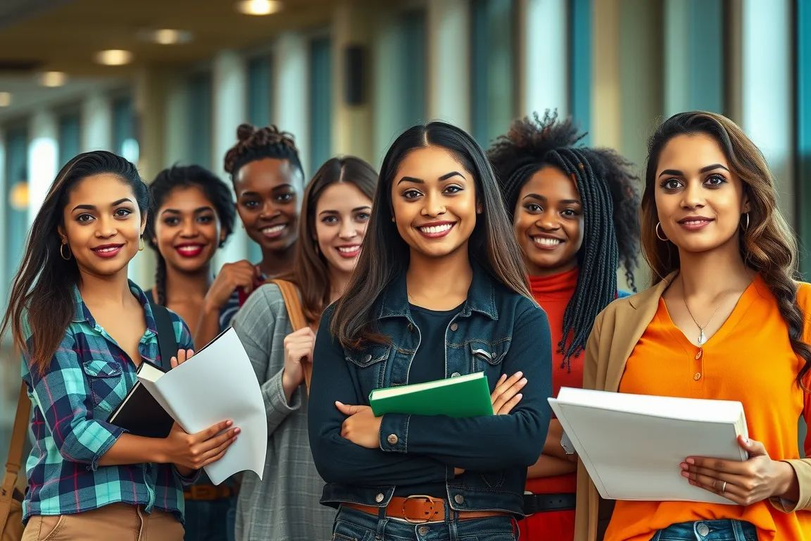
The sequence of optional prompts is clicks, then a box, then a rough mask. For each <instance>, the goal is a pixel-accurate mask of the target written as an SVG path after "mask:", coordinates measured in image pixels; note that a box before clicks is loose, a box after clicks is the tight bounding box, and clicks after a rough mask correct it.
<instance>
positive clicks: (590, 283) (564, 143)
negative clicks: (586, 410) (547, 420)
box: [488, 112, 639, 541]
mask: <svg viewBox="0 0 811 541" xmlns="http://www.w3.org/2000/svg"><path fill="white" fill-rule="evenodd" d="M582 138H583V134H581V133H579V132H578V130H577V127H576V126H575V125H574V123H573V122H572V120H571V119H569V118H567V119H561V120H559V119H558V118H557V115H555V114H551V113H549V112H547V113H546V115H545V116H544V117H543V118H541V117H540V116H539V115H538V114H537V113H536V114H535V115H534V116H532V117H527V118H524V119H520V120H516V121H515V122H513V124H512V126H510V130H509V131H508V132H507V134H506V135H504V136H502V137H499V138H498V139H497V140H496V142H495V143H494V144H493V146H492V147H491V148H490V150H489V151H488V158H489V159H490V161H491V162H492V163H493V168H494V170H495V171H496V174H497V176H498V180H499V185H500V187H501V193H502V195H503V197H504V203H505V204H506V207H507V208H506V210H507V213H508V215H509V216H510V218H511V219H512V223H513V232H514V233H515V236H516V240H517V241H518V244H519V246H520V247H521V252H522V255H523V258H524V263H525V264H526V267H527V273H528V274H529V282H530V287H531V290H532V296H533V297H534V298H535V300H536V301H537V302H538V304H540V305H541V308H543V309H544V310H545V311H546V314H547V316H548V317H549V322H550V327H551V333H552V344H553V352H552V355H553V357H552V359H553V363H552V385H553V392H554V395H555V396H557V394H558V392H559V391H560V388H561V387H564V386H565V387H581V386H582V384H583V355H581V353H582V351H583V349H584V347H585V345H586V339H587V338H588V336H589V333H590V332H591V327H592V324H593V323H594V318H595V317H597V314H598V313H600V311H601V310H602V309H603V308H605V307H606V306H607V305H608V303H610V302H611V301H613V300H614V299H615V298H616V297H617V267H618V266H619V264H620V262H622V263H623V265H624V267H625V274H626V278H627V280H628V283H629V285H631V286H632V287H633V284H634V282H633V274H632V270H633V269H634V267H635V266H636V257H637V252H638V245H639V219H638V217H637V215H638V212H639V198H638V195H637V191H636V184H637V182H638V180H639V179H638V178H637V177H635V176H634V175H633V173H631V171H630V164H629V163H628V162H626V161H625V159H623V158H622V157H621V156H619V155H618V154H617V153H615V152H613V151H611V150H608V149H594V148H587V147H584V146H581V145H578V141H580V139H582ZM512 379H513V378H511V379H510V380H506V381H505V383H504V384H503V385H502V386H499V388H497V389H496V392H495V393H494V395H498V397H499V398H501V400H502V401H506V400H507V398H508V397H509V396H511V393H513V392H518V391H519V390H520V384H517V385H513V386H509V385H510V383H512ZM504 387H507V388H508V389H509V390H508V391H507V392H505V393H503V394H500V395H499V394H498V392H499V389H500V388H504ZM507 404H509V402H507ZM494 406H496V411H497V412H498V413H504V411H505V409H506V408H504V407H499V402H498V398H496V400H494ZM561 433H562V429H561V427H560V423H558V422H557V420H554V419H553V420H552V422H551V424H550V430H549V434H548V436H547V438H546V443H545V445H544V450H543V454H542V455H541V456H540V457H539V458H538V461H537V462H536V463H535V464H534V465H532V466H531V467H530V468H529V470H528V471H527V478H528V479H527V484H526V490H525V493H524V512H525V513H526V514H527V515H530V516H528V517H527V518H526V519H525V520H522V521H521V522H520V523H519V526H520V529H521V539H526V540H527V541H546V540H554V541H572V539H573V538H574V520H575V511H574V509H575V490H576V488H577V476H576V473H575V471H576V469H577V464H576V458H575V457H574V455H569V456H566V455H565V453H564V451H563V449H562V448H561V445H560V439H561Z"/></svg>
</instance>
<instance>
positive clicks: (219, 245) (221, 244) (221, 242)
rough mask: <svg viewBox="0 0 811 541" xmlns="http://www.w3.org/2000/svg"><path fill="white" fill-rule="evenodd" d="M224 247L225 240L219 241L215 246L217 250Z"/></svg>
mask: <svg viewBox="0 0 811 541" xmlns="http://www.w3.org/2000/svg"><path fill="white" fill-rule="evenodd" d="M224 246H225V240H221V241H220V243H219V244H218V245H217V248H222V247H224Z"/></svg>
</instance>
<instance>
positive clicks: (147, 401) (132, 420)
mask: <svg viewBox="0 0 811 541" xmlns="http://www.w3.org/2000/svg"><path fill="white" fill-rule="evenodd" d="M145 367H146V368H145ZM144 371H149V372H151V371H158V372H160V373H163V370H161V369H160V368H159V367H157V366H155V365H154V364H150V363H148V362H147V361H144V362H142V363H141V366H139V367H138V374H142V373H143V372H144ZM107 422H108V423H110V424H114V425H115V426H120V427H121V428H123V429H125V430H126V431H128V432H129V433H130V434H133V435H135V436H146V437H148V438H165V437H166V436H168V435H169V432H171V430H172V425H173V424H174V422H175V421H174V419H172V417H171V416H170V415H169V414H168V413H166V410H164V409H163V407H161V405H160V404H158V401H157V400H155V397H153V396H152V394H150V392H149V391H147V390H146V387H144V386H143V385H142V384H141V382H140V381H137V382H135V385H134V386H133V387H132V389H130V392H129V393H127V396H126V398H124V401H123V402H121V404H120V405H119V406H118V407H117V408H116V409H115V411H113V413H111V414H110V417H109V418H108V419H107Z"/></svg>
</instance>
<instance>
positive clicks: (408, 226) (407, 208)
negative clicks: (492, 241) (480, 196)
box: [391, 146, 477, 257]
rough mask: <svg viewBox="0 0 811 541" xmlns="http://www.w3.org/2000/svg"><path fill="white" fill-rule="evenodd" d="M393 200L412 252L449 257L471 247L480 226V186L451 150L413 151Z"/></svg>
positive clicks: (400, 230) (400, 229)
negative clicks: (469, 242)
mask: <svg viewBox="0 0 811 541" xmlns="http://www.w3.org/2000/svg"><path fill="white" fill-rule="evenodd" d="M391 199H392V211H393V214H394V218H395V222H396V225H397V231H398V233H399V234H400V236H401V237H402V239H403V240H404V241H405V242H406V243H407V244H408V246H409V247H410V248H411V251H412V253H413V252H417V253H419V254H421V255H425V256H428V257H444V256H447V255H449V254H452V253H454V252H456V251H458V250H465V251H467V245H468V241H469V240H470V236H471V234H472V233H473V229H474V228H475V227H476V214H477V205H476V184H475V179H474V178H473V174H472V173H471V172H470V171H468V170H467V169H465V167H463V166H462V164H461V163H459V161H457V159H456V157H455V156H454V155H453V154H452V153H451V152H450V151H448V150H446V149H444V148H442V147H437V146H428V147H424V148H418V149H415V150H413V151H411V152H410V153H409V154H408V155H407V156H406V157H405V158H404V159H403V161H402V162H401V163H400V167H399V168H398V170H397V174H396V175H395V176H394V182H393V183H392V187H391Z"/></svg>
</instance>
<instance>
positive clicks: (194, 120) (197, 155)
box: [186, 72, 213, 168]
mask: <svg viewBox="0 0 811 541" xmlns="http://www.w3.org/2000/svg"><path fill="white" fill-rule="evenodd" d="M188 85H189V102H188V106H189V114H188V119H189V133H190V134H191V136H190V137H189V138H188V144H189V147H188V149H187V151H186V156H188V158H189V161H190V163H193V164H196V165H201V166H203V167H206V168H211V165H212V161H211V159H212V144H213V140H212V133H211V132H212V123H213V121H212V115H213V91H212V81H211V73H208V72H203V73H195V74H194V75H192V76H191V77H189V80H188Z"/></svg>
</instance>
